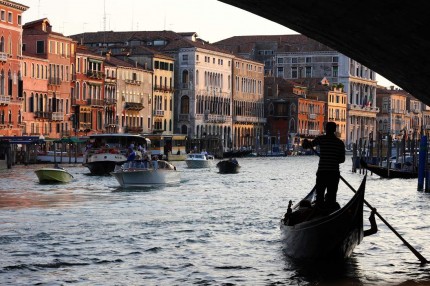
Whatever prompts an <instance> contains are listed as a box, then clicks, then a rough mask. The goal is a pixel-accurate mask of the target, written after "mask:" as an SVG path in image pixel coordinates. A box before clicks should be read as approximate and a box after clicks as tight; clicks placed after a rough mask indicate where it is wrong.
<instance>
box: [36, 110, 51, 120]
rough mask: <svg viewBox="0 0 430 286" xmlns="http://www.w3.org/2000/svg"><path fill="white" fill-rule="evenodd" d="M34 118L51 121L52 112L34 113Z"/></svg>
mask: <svg viewBox="0 0 430 286" xmlns="http://www.w3.org/2000/svg"><path fill="white" fill-rule="evenodd" d="M34 117H35V118H42V119H43V118H45V119H51V118H52V112H50V111H35V112H34Z"/></svg>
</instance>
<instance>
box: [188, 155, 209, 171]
mask: <svg viewBox="0 0 430 286" xmlns="http://www.w3.org/2000/svg"><path fill="white" fill-rule="evenodd" d="M213 161H214V156H212V155H208V154H205V153H190V154H187V158H186V159H185V163H186V164H187V166H188V168H192V169H197V168H209V167H211V166H212V163H213Z"/></svg>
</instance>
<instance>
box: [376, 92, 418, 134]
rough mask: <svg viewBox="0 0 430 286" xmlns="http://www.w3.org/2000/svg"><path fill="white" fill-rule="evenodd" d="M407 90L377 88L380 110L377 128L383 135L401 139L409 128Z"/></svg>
mask: <svg viewBox="0 0 430 286" xmlns="http://www.w3.org/2000/svg"><path fill="white" fill-rule="evenodd" d="M406 99H407V92H405V91H403V90H396V89H386V88H378V89H377V100H376V101H377V105H378V107H379V108H380V110H381V112H380V113H379V114H378V117H377V123H378V124H377V130H378V132H379V133H380V134H381V135H382V136H383V137H386V136H392V138H393V139H399V140H400V139H402V137H403V135H404V134H405V131H408V130H410V125H409V124H410V120H409V118H410V117H409V114H408V110H407V106H406Z"/></svg>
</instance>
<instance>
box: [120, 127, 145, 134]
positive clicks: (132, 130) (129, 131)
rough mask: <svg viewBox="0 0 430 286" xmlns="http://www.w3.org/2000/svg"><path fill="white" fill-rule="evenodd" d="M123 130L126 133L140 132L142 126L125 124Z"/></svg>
mask: <svg viewBox="0 0 430 286" xmlns="http://www.w3.org/2000/svg"><path fill="white" fill-rule="evenodd" d="M124 129H125V132H127V133H142V132H143V128H142V127H140V126H125V128H124Z"/></svg>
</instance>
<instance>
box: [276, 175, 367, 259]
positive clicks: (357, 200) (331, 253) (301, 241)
mask: <svg viewBox="0 0 430 286" xmlns="http://www.w3.org/2000/svg"><path fill="white" fill-rule="evenodd" d="M365 188H366V176H365V177H364V178H363V180H362V182H361V185H360V187H359V189H358V190H357V192H356V193H355V195H354V196H353V197H352V198H351V200H350V201H349V202H348V203H347V204H346V205H345V206H343V207H342V208H340V206H339V207H338V208H336V209H333V210H332V211H328V212H327V213H321V214H318V215H312V214H315V213H313V212H314V211H317V209H315V208H316V207H315V206H314V204H313V203H314V198H315V188H314V189H313V190H312V191H311V192H310V193H309V194H308V195H307V196H306V197H305V198H304V199H303V200H302V201H301V202H300V203H298V204H296V205H295V206H294V207H292V208H290V207H289V208H288V211H287V213H286V214H285V216H284V218H282V219H281V223H280V229H281V239H282V243H283V247H284V251H285V253H286V254H287V255H288V256H290V257H292V258H294V259H299V260H308V261H314V260H320V259H344V258H348V257H349V256H350V255H351V254H352V252H353V250H354V248H355V246H357V245H358V244H360V242H361V240H362V239H363V236H364V233H363V205H364V192H365ZM302 202H309V205H305V204H303V203H302ZM304 209H305V210H304ZM307 211H310V212H308V213H307Z"/></svg>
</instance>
